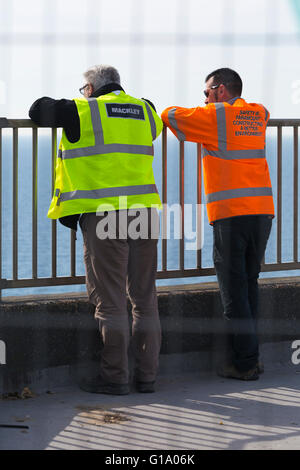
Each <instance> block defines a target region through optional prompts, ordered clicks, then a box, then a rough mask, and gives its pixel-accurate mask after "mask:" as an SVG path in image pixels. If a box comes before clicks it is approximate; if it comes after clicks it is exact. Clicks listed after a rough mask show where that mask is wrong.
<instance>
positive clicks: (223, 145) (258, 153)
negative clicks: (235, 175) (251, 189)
mask: <svg viewBox="0 0 300 470" xmlns="http://www.w3.org/2000/svg"><path fill="white" fill-rule="evenodd" d="M215 107H216V113H217V126H218V150H208V149H206V148H205V147H204V155H205V156H211V157H216V158H222V159H223V160H242V159H251V158H266V151H265V149H241V150H227V128H226V112H225V106H224V103H215Z"/></svg>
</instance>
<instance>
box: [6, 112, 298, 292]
mask: <svg viewBox="0 0 300 470" xmlns="http://www.w3.org/2000/svg"><path fill="white" fill-rule="evenodd" d="M299 126H300V119H276V120H274V119H273V120H270V121H269V124H268V127H269V128H276V136H277V150H276V153H277V182H276V188H277V189H276V190H277V194H276V193H275V194H274V197H275V199H276V203H277V214H276V220H277V232H276V245H277V253H276V261H275V262H274V263H271V264H270V263H268V264H265V263H264V264H263V266H262V271H265V272H271V271H285V270H298V269H300V262H299V261H298V244H299V239H298V153H299V152H298V150H299V149H298V134H299ZM287 127H289V128H290V129H292V132H293V150H292V152H293V200H292V201H290V204H291V205H293V256H292V258H293V259H292V261H290V262H283V261H282V157H283V145H282V143H283V128H287ZM24 128H27V129H31V131H30V132H31V134H32V135H31V139H32V163H31V167H32V189H31V191H32V196H31V197H32V220H31V227H32V228H31V230H32V239H31V259H32V267H31V277H29V278H26V279H24V278H20V276H19V272H18V264H19V247H18V232H19V227H18V222H19V212H18V209H19V207H18V186H19V130H20V129H24ZM3 129H11V130H12V194H11V197H12V252H11V255H12V274H11V277H10V278H5V279H4V278H2V254H3V252H2V250H3V246H2V237H1V241H0V295H1V290H3V289H11V288H27V287H30V288H32V287H41V286H62V285H75V284H84V282H85V277H84V276H82V275H77V274H76V234H75V232H74V231H70V242H69V246H70V274H69V276H59V275H58V272H57V223H56V221H55V220H52V221H51V276H48V277H40V276H39V275H38V189H37V188H38V127H37V126H36V125H35V124H34V123H33V122H32V121H31V120H29V119H25V120H18V119H6V118H0V234H2V233H4V232H3V230H4V229H5V227H4V225H3V171H2V169H3V157H6V156H5V155H3ZM57 138H58V133H57V129H51V154H52V191H53V187H54V176H55V160H56V153H57ZM161 142H162V159H161V161H162V168H161V172H162V183H161V198H162V202H163V204H167V203H168V200H167V195H168V191H167V175H168V165H167V162H168V159H167V153H168V152H167V145H168V139H167V129H166V128H164V129H163V133H162V139H161ZM196 171H197V178H196V180H197V204H199V205H201V203H202V200H201V198H202V190H201V187H202V186H201V181H202V173H201V172H202V170H201V145H200V144H198V145H197V168H196ZM184 182H185V143H184V142H180V143H179V181H178V184H179V202H180V205H181V209H182V210H181V223H182V227H181V230H182V233H184V220H185V219H184V201H185V185H184ZM50 197H51V195H50V194H49V202H50ZM161 222H162V227H161V234H162V240H161V268H162V269H161V270H159V271H158V273H157V278H158V279H170V278H185V277H201V276H211V275H214V274H215V271H214V268H213V267H203V265H202V250H201V249H199V250H198V251H197V262H196V266H195V267H194V268H193V269H187V268H186V267H185V240H184V237H181V239H180V240H179V268H178V269H175V270H170V269H168V263H167V253H168V243H167V239H166V237H165V236H164V234H165V233H166V231H167V223H168V221H167V219H166V214H165V213H164V212H163V215H162V221H161ZM201 223H202V220H201V218H200V217H198V220H197V236H201V235H200V231H201Z"/></svg>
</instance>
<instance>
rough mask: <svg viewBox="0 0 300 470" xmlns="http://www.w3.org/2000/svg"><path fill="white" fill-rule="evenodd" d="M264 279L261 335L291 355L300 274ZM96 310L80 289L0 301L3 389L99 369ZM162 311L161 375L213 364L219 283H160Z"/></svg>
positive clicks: (299, 316) (299, 323) (299, 309)
mask: <svg viewBox="0 0 300 470" xmlns="http://www.w3.org/2000/svg"><path fill="white" fill-rule="evenodd" d="M260 285H261V289H260V295H261V304H260V320H259V332H260V341H261V343H262V344H266V343H269V344H272V345H274V344H275V343H276V344H277V345H278V344H285V345H286V346H285V351H286V357H288V355H289V354H290V352H291V351H287V348H289V347H290V346H289V345H291V343H292V342H293V341H294V340H300V279H299V278H290V279H278V280H275V279H273V280H268V281H266V280H264V281H261V282H260ZM93 310H94V308H93V306H91V305H90V304H89V303H88V301H87V298H86V297H85V296H82V295H78V294H74V295H73V296H66V295H61V296H55V297H54V296H48V297H47V298H44V297H41V298H38V297H27V298H23V299H19V298H14V299H13V298H9V299H6V300H5V301H4V302H2V303H1V304H0V341H3V342H4V343H5V346H6V361H5V362H6V364H1V358H0V393H4V392H11V391H18V390H20V389H22V387H24V386H32V387H33V388H34V387H35V388H36V389H43V390H47V389H48V388H51V387H53V386H54V385H62V384H67V383H70V382H74V381H76V380H77V379H78V376H81V375H83V374H84V375H86V374H88V373H93V372H95V371H96V369H97V364H98V361H99V357H100V350H101V345H100V340H99V334H98V329H97V323H96V321H95V320H94V317H93ZM159 311H160V315H161V322H162V331H163V342H162V350H161V365H160V374H168V373H173V372H176V373H180V372H184V371H195V372H196V371H197V372H198V371H199V372H200V371H204V370H212V369H213V368H214V367H215V365H216V362H217V360H218V356H217V350H216V344H217V339H218V336H219V333H220V332H221V331H222V327H223V319H222V308H221V302H220V296H219V290H218V288H217V285H216V284H213V283H211V284H198V285H192V286H179V287H178V286H176V287H172V288H161V289H160V290H159ZM269 351H275V349H274V348H273V347H272V348H271V349H270V348H269ZM276 351H278V348H276ZM279 351H281V352H279V354H282V351H283V350H282V349H280V348H279ZM274 354H275V353H274ZM273 356H274V357H272V353H271V355H270V354H269V356H268V360H269V361H270V362H272V361H273V362H275V361H277V360H280V357H275V355H273ZM277 356H278V354H277ZM2 362H3V361H2ZM131 363H132V361H131Z"/></svg>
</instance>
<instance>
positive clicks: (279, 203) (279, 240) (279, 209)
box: [277, 125, 282, 264]
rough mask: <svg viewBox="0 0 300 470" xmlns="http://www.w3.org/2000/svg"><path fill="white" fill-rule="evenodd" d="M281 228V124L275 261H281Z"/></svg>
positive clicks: (278, 129)
mask: <svg viewBox="0 0 300 470" xmlns="http://www.w3.org/2000/svg"><path fill="white" fill-rule="evenodd" d="M281 230H282V126H281V125H279V126H278V127H277V263H279V264H280V263H281V259H282V256H281V255H282V249H281V233H282V232H281Z"/></svg>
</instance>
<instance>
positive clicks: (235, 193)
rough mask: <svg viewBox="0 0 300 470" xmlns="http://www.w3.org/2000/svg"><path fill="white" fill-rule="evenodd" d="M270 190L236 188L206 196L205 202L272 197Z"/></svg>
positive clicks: (264, 188)
mask: <svg viewBox="0 0 300 470" xmlns="http://www.w3.org/2000/svg"><path fill="white" fill-rule="evenodd" d="M272 195H273V193H272V188H270V187H263V188H238V189H228V190H225V191H217V192H215V193H210V194H207V196H206V202H207V204H209V203H210V202H216V201H223V200H225V199H236V198H239V197H255V196H272Z"/></svg>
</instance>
